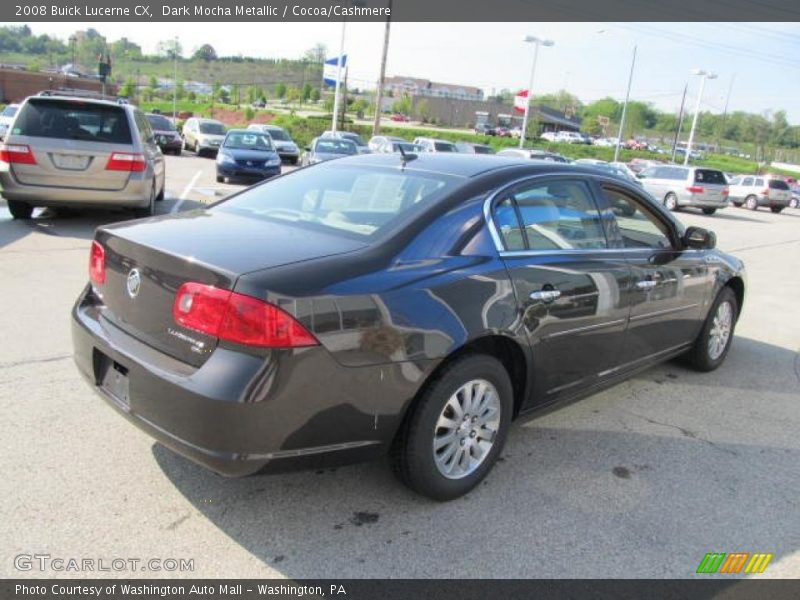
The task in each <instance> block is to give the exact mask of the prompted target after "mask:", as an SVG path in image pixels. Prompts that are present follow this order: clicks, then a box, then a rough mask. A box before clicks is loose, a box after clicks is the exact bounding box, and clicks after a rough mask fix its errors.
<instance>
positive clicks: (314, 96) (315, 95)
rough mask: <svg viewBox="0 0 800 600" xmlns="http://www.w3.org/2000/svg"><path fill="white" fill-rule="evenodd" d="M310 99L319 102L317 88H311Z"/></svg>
mask: <svg viewBox="0 0 800 600" xmlns="http://www.w3.org/2000/svg"><path fill="white" fill-rule="evenodd" d="M311 101H312V102H314V103H316V102H319V88H311Z"/></svg>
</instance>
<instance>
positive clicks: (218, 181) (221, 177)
mask: <svg viewBox="0 0 800 600" xmlns="http://www.w3.org/2000/svg"><path fill="white" fill-rule="evenodd" d="M224 182H225V178H224V177H223V176H222V175H217V183H224Z"/></svg>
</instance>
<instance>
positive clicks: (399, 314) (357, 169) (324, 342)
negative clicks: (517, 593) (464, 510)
mask: <svg viewBox="0 0 800 600" xmlns="http://www.w3.org/2000/svg"><path fill="white" fill-rule="evenodd" d="M320 140H321V141H324V142H325V143H345V142H344V141H342V140H332V139H329V138H320ZM398 163H399V161H398V159H397V157H396V156H395V155H391V154H384V155H370V156H354V157H351V158H346V159H342V160H340V161H335V163H323V164H321V165H317V166H315V167H314V168H311V169H300V170H298V171H295V172H294V173H292V174H290V175H287V176H285V177H279V178H276V179H273V180H271V181H268V182H266V183H262V184H259V185H256V186H253V187H251V188H248V189H246V190H244V191H242V192H240V193H238V194H235V195H233V196H230V197H229V198H227V199H224V200H222V201H221V202H218V203H216V204H214V205H212V206H210V207H208V208H203V209H199V210H195V211H191V212H188V213H180V214H174V215H173V214H169V215H163V216H162V217H159V218H158V219H157V220H156V221H154V222H150V223H148V222H142V223H134V224H124V225H119V224H117V225H114V224H112V225H105V226H102V227H100V228H99V229H98V230H97V231H96V233H95V239H94V241H93V242H92V246H91V252H90V267H89V278H90V282H89V283H88V284H87V285H86V287H85V289H84V290H83V291H82V292H81V294H80V296H79V298H78V300H77V302H76V304H75V306H74V308H73V312H72V323H73V327H72V332H73V334H72V340H73V355H74V359H75V364H76V366H77V369H78V371H79V372H80V374H81V375H82V376H83V377H84V378H85V380H86V382H87V383H88V385H89V386H90V387H91V388H92V389H93V390H94V391H95V392H97V393H98V395H99V396H100V397H101V398H102V399H103V400H104V401H105V402H106V403H107V404H108V405H109V406H110V407H112V408H113V409H115V410H116V412H118V414H119V415H120V416H122V417H123V418H125V419H127V420H128V421H129V422H130V423H131V424H133V425H135V426H137V427H139V428H140V429H142V430H143V431H145V432H146V433H148V434H149V435H151V436H152V437H154V438H155V439H156V440H158V441H159V442H160V443H161V444H163V445H165V446H167V447H168V448H171V449H172V450H173V451H175V452H178V453H180V454H182V455H184V456H186V457H188V458H189V459H191V460H193V461H195V462H197V463H199V464H201V465H203V466H205V467H207V468H210V469H212V470H214V471H216V472H218V473H222V474H224V475H228V476H245V475H250V474H254V473H258V472H265V471H276V470H285V469H288V468H300V467H309V466H314V467H316V466H317V465H320V464H325V465H328V466H330V465H332V464H343V463H348V462H356V461H361V460H367V459H372V458H376V457H379V456H382V455H384V454H386V453H388V454H389V455H390V457H391V461H392V464H393V465H394V468H395V472H396V473H397V474H398V476H399V477H400V479H401V480H402V481H403V482H404V483H406V484H407V485H408V486H409V487H411V488H412V489H413V490H416V491H417V492H419V493H421V494H425V495H427V496H429V497H431V498H434V499H436V500H451V499H453V498H457V497H459V496H461V495H463V494H465V493H467V492H468V491H470V490H471V489H473V488H474V487H475V486H476V485H478V484H479V483H480V482H481V481H482V480H484V478H485V477H486V476H487V474H488V473H489V472H490V470H491V469H492V466H493V465H494V463H495V462H496V461H497V459H498V457H499V456H500V455H501V453H502V450H503V446H504V444H505V442H506V439H507V437H508V435H509V432H510V428H511V424H512V421H515V420H516V421H524V420H527V419H530V418H531V417H533V416H535V415H537V414H541V413H542V412H543V411H548V410H552V409H553V408H554V407H556V406H558V405H560V404H566V403H569V402H571V401H573V400H576V399H578V398H579V397H581V396H585V395H588V394H591V393H594V392H597V391H598V390H600V389H604V388H607V387H611V386H613V385H614V384H616V383H618V382H620V381H622V380H623V379H625V378H626V377H630V376H631V375H633V374H635V373H638V372H640V371H641V370H642V369H643V368H646V367H647V366H649V365H653V364H656V363H659V362H661V361H665V360H668V359H670V358H673V357H676V356H680V355H682V356H684V357H685V359H686V361H687V363H688V364H689V365H691V366H692V367H694V368H695V369H697V370H699V371H712V370H714V369H716V368H717V367H719V366H720V365H721V364H722V363H723V361H724V360H725V357H726V355H727V354H728V352H729V351H730V349H731V347H732V340H733V334H734V329H735V326H736V322H737V317H738V315H739V312H740V309H741V307H742V302H743V298H744V292H745V284H744V280H745V277H744V266H743V264H742V262H741V261H740V260H738V259H737V258H735V257H733V256H731V255H728V254H725V253H723V252H721V251H719V250H717V249H715V247H714V246H715V236H714V234H713V233H712V232H710V231H708V230H705V229H702V228H699V227H689V228H684V226H683V225H682V224H681V223H680V222H678V221H677V220H676V219H675V218H674V217H673V216H672V215H671V214H670V213H669V212H667V211H665V210H664V209H663V208H662V207H661V206H659V205H658V204H656V203H654V202H653V201H652V199H651V198H650V197H649V196H648V195H647V194H645V193H644V192H643V191H642V190H641V189H639V188H637V187H635V186H632V185H628V184H627V183H625V182H624V181H621V180H616V179H609V178H608V177H605V176H603V175H602V174H599V173H597V172H596V171H594V170H592V169H587V168H581V167H574V166H571V165H558V164H553V163H551V164H547V163H531V162H530V161H525V160H520V161H517V162H515V163H514V162H512V161H509V160H508V159H500V158H497V157H494V156H480V157H475V156H472V157H467V156H462V155H455V156H453V155H449V156H438V155H436V154H421V155H420V156H418V157H417V158H416V159H415V160H414V161H412V162H410V163H408V164H407V165H406V167H405V168H402V169H400V168H398ZM601 215H602V216H601ZM198 240H202V243H198ZM299 240H301V242H298V241H299ZM620 250H623V251H624V253H623V254H621V253H620ZM621 256H622V257H624V258H621ZM114 323H121V324H124V326H122V325H120V326H114V325H113V324H114ZM109 443H111V444H114V443H115V440H110V441H109ZM112 450H113V449H112ZM532 460H535V457H534V459H532ZM505 480H506V478H502V479H498V480H495V481H493V482H491V484H492V485H494V486H498V485H505V483H506V481H505ZM487 485H488V483H487ZM509 485H510V484H509ZM509 489H510V488H509Z"/></svg>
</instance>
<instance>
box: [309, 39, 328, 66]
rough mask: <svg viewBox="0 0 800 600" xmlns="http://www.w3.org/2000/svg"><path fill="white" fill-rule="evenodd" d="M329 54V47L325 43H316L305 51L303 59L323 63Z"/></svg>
mask: <svg viewBox="0 0 800 600" xmlns="http://www.w3.org/2000/svg"><path fill="white" fill-rule="evenodd" d="M327 54H328V47H327V46H326V45H325V44H315V45H314V46H313V47H312V48H309V49H308V50H306V51H305V52H304V53H303V60H307V61H308V62H312V63H315V64H318V65H321V64H322V63H324V62H325V57H326V56H327Z"/></svg>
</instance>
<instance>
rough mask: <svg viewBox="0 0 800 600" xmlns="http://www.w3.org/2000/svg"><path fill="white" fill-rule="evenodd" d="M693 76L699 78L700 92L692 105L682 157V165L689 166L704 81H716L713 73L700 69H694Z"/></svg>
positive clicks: (704, 85)
mask: <svg viewBox="0 0 800 600" xmlns="http://www.w3.org/2000/svg"><path fill="white" fill-rule="evenodd" d="M693 74H694V75H699V76H700V91H699V92H698V93H697V101H696V102H695V104H694V116H693V117H692V129H691V131H690V132H689V141H688V142H687V143H686V156H684V157H683V165H684V166H686V165H688V164H689V156H691V154H692V143H693V142H694V132H695V129H696V128H697V117H698V116H699V114H700V100H701V99H702V98H703V90H704V89H705V87H706V79H716V78H717V76H716V75H715V74H714V73H708V72H706V71H702V70H700V69H695V70H694V72H693Z"/></svg>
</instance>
